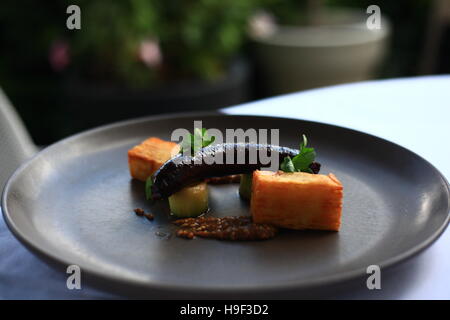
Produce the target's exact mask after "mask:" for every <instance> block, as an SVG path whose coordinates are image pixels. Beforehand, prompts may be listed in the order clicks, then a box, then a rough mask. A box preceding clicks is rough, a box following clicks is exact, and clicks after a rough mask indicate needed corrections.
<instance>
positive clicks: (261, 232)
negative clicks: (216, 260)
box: [173, 216, 278, 241]
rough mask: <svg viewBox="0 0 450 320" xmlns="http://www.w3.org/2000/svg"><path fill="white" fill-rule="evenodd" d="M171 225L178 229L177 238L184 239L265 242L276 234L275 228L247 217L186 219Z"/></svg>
mask: <svg viewBox="0 0 450 320" xmlns="http://www.w3.org/2000/svg"><path fill="white" fill-rule="evenodd" d="M173 223H174V224H175V225H177V226H179V227H180V229H179V230H178V231H177V233H176V234H177V236H178V237H182V238H186V239H193V238H194V237H195V236H198V237H203V238H213V239H219V240H240V241H243V240H267V239H271V238H273V237H275V235H276V234H277V232H278V229H277V228H276V227H274V226H271V225H269V224H259V223H254V222H253V221H252V218H251V217H248V216H240V217H237V216H230V217H224V218H216V217H198V218H186V219H179V220H176V221H174V222H173Z"/></svg>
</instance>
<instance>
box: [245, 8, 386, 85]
mask: <svg viewBox="0 0 450 320" xmlns="http://www.w3.org/2000/svg"><path fill="white" fill-rule="evenodd" d="M368 16H369V15H366V14H364V12H359V11H358V12H357V11H353V10H334V11H326V12H325V13H324V16H323V17H324V19H323V21H326V23H325V24H320V25H317V26H279V27H277V30H276V31H275V32H274V33H273V34H272V35H270V36H268V37H266V38H264V39H254V40H253V42H254V55H255V56H254V58H255V64H256V68H257V72H258V73H259V75H260V82H261V83H260V85H261V86H262V87H263V89H264V91H265V92H267V93H268V94H280V93H286V92H293V91H299V90H305V89H310V88H316V87H322V86H327V85H333V84H338V83H346V82H355V81H361V80H367V79H371V78H373V77H374V76H375V74H376V69H377V67H378V66H379V65H380V62H381V61H382V60H383V57H384V56H385V54H386V52H387V49H388V37H389V34H390V29H391V28H390V24H389V21H387V20H386V19H383V20H382V24H381V29H379V30H369V29H368V28H367V26H366V20H367V18H368Z"/></svg>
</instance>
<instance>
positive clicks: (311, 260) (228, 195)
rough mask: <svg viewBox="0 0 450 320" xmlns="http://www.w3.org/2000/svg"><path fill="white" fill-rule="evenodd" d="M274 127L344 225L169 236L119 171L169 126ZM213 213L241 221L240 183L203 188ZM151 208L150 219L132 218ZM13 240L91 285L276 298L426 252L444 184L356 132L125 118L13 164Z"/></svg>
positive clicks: (441, 210) (250, 120) (410, 156)
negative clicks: (326, 178) (249, 236)
mask: <svg viewBox="0 0 450 320" xmlns="http://www.w3.org/2000/svg"><path fill="white" fill-rule="evenodd" d="M193 120H203V126H204V127H207V128H211V127H213V128H218V129H222V130H223V129H225V128H250V127H251V128H268V129H270V128H279V129H280V135H281V140H280V144H281V145H284V146H289V147H297V146H298V142H299V139H300V134H301V133H306V134H307V136H308V137H309V138H310V143H311V145H313V146H314V147H315V148H316V150H317V152H318V160H319V161H320V162H321V163H322V164H323V167H322V168H323V169H322V173H328V172H333V173H335V174H336V175H337V177H339V179H340V180H341V181H342V183H343V185H344V194H345V195H344V208H343V219H342V228H341V231H340V232H339V233H335V232H300V231H283V232H281V234H280V235H279V236H278V237H276V238H275V239H273V240H270V241H263V242H256V241H255V242H225V241H216V240H206V239H195V240H191V241H190V240H184V239H180V238H177V237H175V236H173V230H174V229H173V227H172V226H171V224H170V221H169V219H168V208H167V205H166V204H164V203H160V204H158V205H156V206H154V207H151V206H150V204H149V203H148V202H146V201H145V200H144V191H143V183H141V182H137V181H132V180H131V179H130V176H129V173H128V164H127V150H128V149H129V148H130V147H132V146H133V145H135V144H137V143H139V142H140V141H142V140H144V139H145V138H147V137H149V136H158V137H161V138H163V139H169V138H170V133H171V132H172V130H173V129H175V128H187V129H189V130H192V127H193ZM210 199H211V200H210V201H211V214H212V215H217V216H225V215H244V214H248V206H247V204H246V203H244V202H241V200H240V199H239V197H238V195H237V185H226V186H212V187H211V190H210ZM136 207H142V208H145V209H146V210H153V212H154V213H155V216H156V219H155V220H154V221H153V222H150V221H148V220H146V219H143V218H139V217H137V216H136V215H135V214H134V213H133V211H132V210H133V209H134V208H136ZM2 208H3V213H4V217H5V219H6V221H7V224H8V226H9V227H10V229H11V230H12V232H13V233H14V234H15V235H16V237H17V238H18V239H19V240H21V241H22V242H23V243H24V244H25V245H26V246H27V247H29V248H31V249H32V250H33V251H34V252H36V253H37V254H38V255H40V256H41V257H43V258H45V259H46V260H47V261H51V262H56V265H58V266H61V267H65V266H67V265H70V264H77V265H79V266H80V267H81V270H82V274H83V276H84V277H86V278H88V279H89V281H95V283H97V284H100V285H103V286H109V287H111V288H112V289H115V290H117V289H118V290H120V291H121V292H133V293H138V294H151V295H153V296H154V297H211V298H214V297H242V296H248V297H251V296H252V294H260V295H263V296H264V297H278V294H281V293H286V292H296V291H301V290H305V289H308V290H309V289H311V288H317V287H322V288H323V287H327V286H329V285H331V284H333V283H336V282H340V281H343V280H349V279H352V278H358V277H364V275H366V268H367V267H368V266H369V265H372V264H377V265H379V266H381V268H385V267H388V266H390V265H393V264H396V263H398V262H400V261H402V260H404V259H406V258H408V257H410V256H412V255H414V254H415V253H417V252H419V251H420V250H422V249H424V248H425V247H427V246H428V245H430V244H431V243H432V242H433V241H434V240H435V239H437V237H438V236H439V235H440V234H441V233H442V232H443V230H444V229H445V227H446V226H447V223H448V220H449V187H448V184H447V182H446V181H445V179H444V178H443V177H442V175H441V174H440V173H439V172H438V171H437V170H436V169H435V168H434V167H433V166H432V165H430V164H429V163H428V162H426V161H425V160H423V159H422V158H420V157H419V156H417V155H415V154H414V153H412V152H410V151H408V150H406V149H404V148H402V147H400V146H398V145H395V144H392V143H390V142H387V141H385V140H382V139H379V138H377V137H374V136H370V135H367V134H364V133H361V132H357V131H353V130H349V129H345V128H340V127H336V126H331V125H325V124H320V123H314V122H307V121H300V120H293V119H282V118H272V117H253V116H226V115H218V114H194V115H184V116H163V117H154V118H147V119H141V120H134V121H128V122H123V123H119V124H114V125H111V126H106V127H101V128H99V129H95V130H91V131H88V132H85V133H81V134H79V135H76V136H73V137H71V138H68V139H65V140H63V141H61V142H59V143H56V144H54V145H52V146H50V147H48V148H46V149H45V150H43V151H42V152H40V153H39V154H38V155H37V156H35V157H34V158H33V159H31V160H30V161H29V162H28V163H26V164H25V165H24V166H22V167H21V168H20V169H19V170H18V171H17V172H16V173H15V174H14V175H13V176H12V177H11V179H10V180H9V182H8V184H7V186H6V188H5V191H4V194H3V199H2Z"/></svg>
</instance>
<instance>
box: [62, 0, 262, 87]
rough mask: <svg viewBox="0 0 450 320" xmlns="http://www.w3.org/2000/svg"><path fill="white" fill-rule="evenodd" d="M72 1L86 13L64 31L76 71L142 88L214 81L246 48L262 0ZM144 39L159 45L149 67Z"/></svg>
mask: <svg viewBox="0 0 450 320" xmlns="http://www.w3.org/2000/svg"><path fill="white" fill-rule="evenodd" d="M71 2H73V1H71ZM74 3H76V4H78V5H79V6H80V8H81V11H82V29H81V30H79V31H71V32H66V31H65V32H64V33H63V34H62V35H61V36H66V38H67V39H68V41H69V42H70V48H71V52H72V53H73V61H72V63H71V66H72V69H75V70H77V71H82V72H83V74H84V75H87V76H89V77H93V78H96V79H98V78H102V79H116V80H119V81H122V82H123V83H125V84H127V85H130V86H141V87H142V86H148V85H149V84H150V85H151V84H152V83H155V82H164V81H172V80H174V79H180V78H181V79H182V78H200V79H206V80H214V79H216V78H218V77H220V76H221V75H223V73H224V72H225V71H226V68H227V64H228V63H229V61H230V59H232V58H233V57H234V56H236V55H237V54H238V53H239V51H240V49H241V48H242V45H243V43H244V40H245V37H246V28H247V21H248V18H249V16H250V15H251V14H252V13H253V11H254V9H255V6H256V5H257V4H258V1H256V0H248V1H241V0H227V1H221V0H195V1H194V0H166V1H157V0H130V1H106V0H96V1H92V0H81V1H76V2H74ZM143 42H144V43H145V42H147V43H148V42H150V43H151V44H153V45H156V46H157V47H158V49H159V51H160V54H161V63H155V65H150V66H149V65H148V64H146V63H145V61H142V59H139V50H140V49H139V48H140V45H142V43H143ZM153 49H155V48H153ZM153 54H155V52H153Z"/></svg>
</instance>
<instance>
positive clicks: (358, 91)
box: [0, 75, 450, 299]
mask: <svg viewBox="0 0 450 320" xmlns="http://www.w3.org/2000/svg"><path fill="white" fill-rule="evenodd" d="M219 112H221V113H223V114H226V115H258V116H276V117H286V118H295V119H303V120H309V121H316V122H321V123H326V124H332V125H337V126H341V127H346V128H351V129H354V130H358V131H362V132H365V133H368V134H371V135H374V136H377V137H380V138H383V139H386V140H389V141H391V142H393V143H396V144H398V145H400V146H402V147H405V148H407V149H409V150H411V151H413V152H414V153H416V154H418V155H419V156H421V157H422V158H424V159H425V160H427V161H429V162H430V163H431V164H433V165H434V166H435V167H436V168H437V169H438V170H439V171H440V172H441V173H442V175H443V176H444V177H445V178H446V179H447V181H448V180H449V179H450V75H434V76H420V77H409V78H397V79H386V80H372V81H364V82H357V83H348V84H340V85H335V86H331V87H324V88H317V89H312V90H307V91H302V92H296V93H290V94H285V95H280V96H275V97H270V98H266V99H262V100H257V101H253V102H248V103H244V104H240V105H236V106H231V107H228V108H224V109H220V110H219ZM336 143H339V142H338V141H337V142H336ZM354 152H355V153H356V152H358V150H354ZM386 156H389V155H386ZM423 174H424V175H426V174H427V173H426V172H423ZM448 248H450V231H449V230H446V231H444V233H443V234H442V235H441V237H440V238H439V239H438V240H437V241H435V242H434V243H433V244H432V245H431V246H430V247H428V248H427V249H426V250H424V251H422V252H421V253H419V254H418V255H416V256H414V257H412V258H410V259H408V260H407V261H404V262H402V263H401V264H399V265H397V266H395V267H392V268H389V270H381V288H380V289H372V290H370V289H368V287H367V286H366V284H365V283H358V284H355V283H353V284H350V283H349V284H342V286H341V287H337V288H333V289H330V290H326V288H324V290H323V292H322V293H320V294H318V295H317V296H316V297H318V298H324V299H450V276H449V273H448V272H449V270H450V253H449V252H450V251H449V249H448ZM68 276H69V275H68V274H67V273H66V272H65V271H64V270H58V269H54V268H52V267H50V266H49V265H47V264H46V263H45V262H43V261H41V260H40V259H39V258H38V257H36V256H35V255H34V254H32V253H31V252H30V251H28V250H27V249H26V248H25V247H24V246H23V245H22V244H21V243H20V242H19V241H18V240H17V239H16V238H15V237H14V236H13V234H12V233H11V232H10V231H9V229H8V228H7V226H6V224H5V221H4V220H3V219H0V299H121V298H126V297H125V296H122V295H120V294H117V293H112V292H108V291H106V290H103V289H102V288H98V287H94V286H92V285H91V284H90V283H82V285H81V288H80V289H76V288H75V289H72V290H69V289H68V288H67V286H66V281H67V278H68ZM267 298H268V299H271V298H274V297H271V296H267ZM292 298H293V299H295V298H302V296H301V295H298V296H296V295H295V293H293V295H292Z"/></svg>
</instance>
